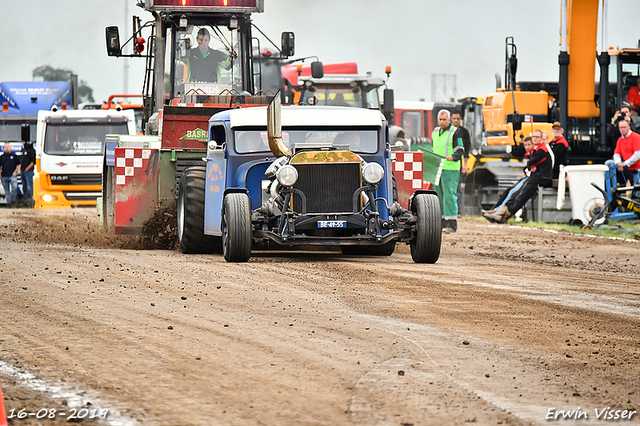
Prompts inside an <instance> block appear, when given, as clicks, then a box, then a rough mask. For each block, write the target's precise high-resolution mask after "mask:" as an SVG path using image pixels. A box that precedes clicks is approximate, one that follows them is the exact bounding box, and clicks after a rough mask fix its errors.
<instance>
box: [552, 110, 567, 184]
mask: <svg viewBox="0 0 640 426" xmlns="http://www.w3.org/2000/svg"><path fill="white" fill-rule="evenodd" d="M551 132H552V133H553V140H552V141H551V143H549V146H550V147H551V149H552V150H553V155H554V157H555V162H554V163H553V178H554V179H558V175H559V174H560V166H566V165H567V163H568V162H569V143H568V142H567V140H566V139H565V138H564V129H563V128H562V124H560V123H559V122H557V121H556V122H555V123H553V126H551Z"/></svg>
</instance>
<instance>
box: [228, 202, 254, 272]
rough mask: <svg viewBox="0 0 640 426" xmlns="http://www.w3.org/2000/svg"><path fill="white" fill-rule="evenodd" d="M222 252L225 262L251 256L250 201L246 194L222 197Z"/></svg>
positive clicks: (246, 259)
mask: <svg viewBox="0 0 640 426" xmlns="http://www.w3.org/2000/svg"><path fill="white" fill-rule="evenodd" d="M222 252H223V253H224V258H225V260H226V261H227V262H246V261H248V260H249V258H250V257H251V203H250V202H249V197H248V196H247V194H240V193H231V194H227V195H226V196H225V197H224V203H223V211H222Z"/></svg>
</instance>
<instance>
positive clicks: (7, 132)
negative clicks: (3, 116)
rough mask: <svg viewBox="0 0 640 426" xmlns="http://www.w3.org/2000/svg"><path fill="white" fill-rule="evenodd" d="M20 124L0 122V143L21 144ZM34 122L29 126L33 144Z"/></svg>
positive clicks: (34, 135)
mask: <svg viewBox="0 0 640 426" xmlns="http://www.w3.org/2000/svg"><path fill="white" fill-rule="evenodd" d="M21 127H22V123H21V122H20V123H8V122H2V121H0V142H3V143H4V142H22V130H21ZM35 133H36V132H35V122H34V123H33V124H32V125H31V142H35V140H36V134H35Z"/></svg>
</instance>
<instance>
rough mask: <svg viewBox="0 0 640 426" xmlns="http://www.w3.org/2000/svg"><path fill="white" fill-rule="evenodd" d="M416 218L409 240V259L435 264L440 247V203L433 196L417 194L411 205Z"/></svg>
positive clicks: (438, 256) (436, 197)
mask: <svg viewBox="0 0 640 426" xmlns="http://www.w3.org/2000/svg"><path fill="white" fill-rule="evenodd" d="M412 210H413V212H414V213H415V215H416V216H417V219H418V220H417V221H416V226H415V234H414V235H412V238H411V243H410V246H411V258H412V259H413V261H414V262H415V263H436V262H437V261H438V259H439V258H440V247H441V246H442V220H441V213H440V201H439V200H438V196H437V195H434V194H418V195H417V196H416V197H415V198H414V199H413V203H412Z"/></svg>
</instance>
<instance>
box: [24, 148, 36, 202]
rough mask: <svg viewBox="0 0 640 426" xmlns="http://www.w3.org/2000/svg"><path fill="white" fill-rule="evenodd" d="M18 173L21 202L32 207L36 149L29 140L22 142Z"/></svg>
mask: <svg viewBox="0 0 640 426" xmlns="http://www.w3.org/2000/svg"><path fill="white" fill-rule="evenodd" d="M22 146H23V148H22V157H21V158H20V173H21V177H22V204H23V205H24V206H25V207H33V171H34V168H35V167H36V150H35V149H33V144H32V143H31V142H22Z"/></svg>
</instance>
